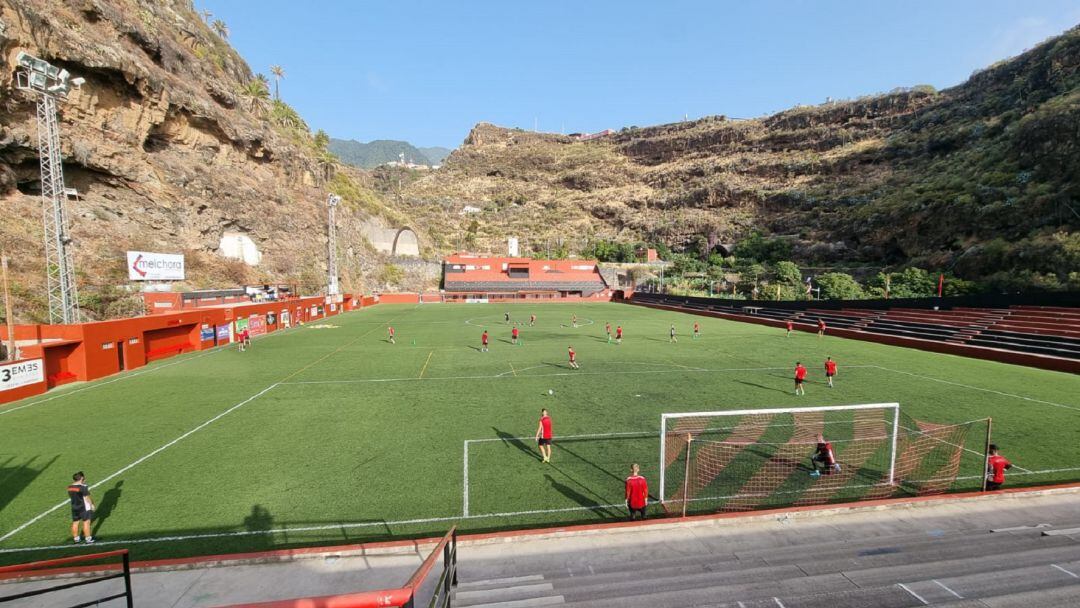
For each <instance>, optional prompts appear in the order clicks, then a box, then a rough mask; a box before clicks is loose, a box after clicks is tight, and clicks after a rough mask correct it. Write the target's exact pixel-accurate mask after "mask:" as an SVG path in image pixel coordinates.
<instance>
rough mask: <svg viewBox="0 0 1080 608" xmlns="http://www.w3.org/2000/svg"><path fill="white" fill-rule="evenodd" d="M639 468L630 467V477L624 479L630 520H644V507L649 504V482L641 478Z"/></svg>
mask: <svg viewBox="0 0 1080 608" xmlns="http://www.w3.org/2000/svg"><path fill="white" fill-rule="evenodd" d="M640 471H641V467H639V466H638V465H637V463H634V464H632V465H630V476H629V477H627V478H626V508H627V509H628V510H629V511H630V519H631V520H634V519H638V517H639V516H640V518H641V519H645V507H646V506H648V504H649V482H648V481H646V480H645V478H644V477H642V476H641V473H640Z"/></svg>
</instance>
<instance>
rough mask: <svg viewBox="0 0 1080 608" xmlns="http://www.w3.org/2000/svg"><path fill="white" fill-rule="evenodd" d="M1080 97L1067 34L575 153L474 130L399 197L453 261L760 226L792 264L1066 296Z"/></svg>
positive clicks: (738, 232) (1073, 247) (527, 136)
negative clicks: (896, 82)
mask: <svg viewBox="0 0 1080 608" xmlns="http://www.w3.org/2000/svg"><path fill="white" fill-rule="evenodd" d="M1078 87H1080V29H1073V30H1070V31H1069V32H1067V33H1065V34H1064V35H1063V36H1061V37H1059V38H1056V39H1053V40H1050V41H1048V42H1046V43H1044V44H1042V45H1040V46H1039V47H1037V48H1035V49H1032V50H1031V51H1029V52H1027V53H1024V54H1023V55H1021V56H1019V57H1016V58H1014V59H1012V60H1009V61H1005V62H1002V63H1000V64H998V65H995V66H992V67H990V68H988V69H986V70H983V71H981V72H979V73H977V74H975V75H973V76H972V77H971V78H970V79H969V80H968V81H967V82H965V83H963V84H962V85H959V86H957V87H954V88H952V89H949V90H945V91H941V92H938V91H935V90H933V88H931V87H915V88H913V89H904V90H896V91H893V92H891V93H888V94H884V95H877V96H872V97H867V98H862V99H856V100H849V101H842V102H830V103H826V104H824V105H820V106H814V107H799V108H795V109H792V110H789V111H785V112H781V113H779V114H776V115H773V116H769V117H766V118H762V119H753V120H737V119H730V118H726V117H723V116H715V117H709V118H705V119H702V120H697V121H690V122H683V123H677V124H670V125H661V126H656V127H648V128H636V127H634V128H626V129H622V130H621V131H619V132H617V133H615V134H612V135H608V136H605V137H601V138H597V139H593V140H588V141H582V140H580V139H574V138H571V137H564V136H559V135H550V134H539V133H531V132H525V131H522V130H515V129H505V128H500V127H496V126H493V125H489V124H480V125H477V126H476V128H474V129H473V131H472V132H471V133H470V134H469V136H468V138H467V139H466V140H465V142H464V145H463V146H462V147H461V148H460V149H458V150H457V151H455V152H454V153H453V154H452V155H451V156H450V158H449V159H448V160H447V162H446V163H445V164H444V166H443V169H442V170H441V171H439V172H437V173H435V174H432V175H429V176H424V177H418V178H417V179H415V180H413V181H411V182H410V183H409V184H408V186H407V187H406V188H405V190H404V193H403V196H402V200H403V201H404V203H405V204H406V205H408V207H407V209H408V212H409V213H413V214H416V215H418V216H421V217H427V218H434V217H440V218H443V219H444V221H446V222H447V223H448V228H450V229H447V230H444V231H443V232H442V233H441V235H440V236H438V237H436V238H441V244H442V245H443V246H444V247H451V248H452V247H455V246H457V247H472V248H480V249H485V248H490V249H493V250H502V249H503V248H504V247H505V245H504V243H505V241H504V239H505V238H506V237H507V236H511V235H514V236H519V237H521V238H522V239H523V242H524V245H525V247H526V248H531V249H533V250H535V251H548V250H551V249H552V248H553V247H554V246H553V245H552V243H555V244H556V245H557V244H559V243H562V245H563V246H562V247H561V248H560V249H561V250H568V251H570V252H573V251H575V250H579V249H581V248H583V247H584V246H585V245H587V243H588V242H589V241H591V240H594V239H598V238H605V239H617V240H622V241H647V242H663V243H666V244H667V245H669V246H672V247H675V248H684V249H688V250H691V251H700V252H701V253H702V254H704V253H706V252H707V251H708V250H715V249H716V245H718V244H723V243H732V242H738V241H739V240H740V239H742V238H745V237H746V236H747V235H748V234H750V233H751V232H752V231H755V230H761V231H764V232H766V233H771V234H773V235H779V236H783V237H786V238H787V239H789V240H790V242H792V243H793V244H794V245H795V257H796V261H798V262H801V263H803V264H814V265H834V264H844V265H849V266H850V265H865V266H873V267H882V266H893V267H900V266H904V265H908V264H917V265H922V266H924V267H929V268H932V269H940V270H943V271H953V272H955V273H957V274H959V275H961V276H965V277H967V278H971V279H979V280H984V281H986V282H987V284H988V285H991V286H997V287H1014V286H1015V287H1024V286H1039V287H1047V288H1060V287H1063V286H1067V285H1068V284H1069V283H1070V281H1071V282H1072V283H1073V284H1074V286H1075V287H1077V288H1080V235H1077V234H1076V233H1075V229H1076V228H1077V227H1078V226H1080V155H1077V142H1078V141H1080V88H1078ZM466 207H470V208H472V209H468V210H466ZM474 209H475V211H474ZM1070 274H1071V275H1072V276H1071V278H1070Z"/></svg>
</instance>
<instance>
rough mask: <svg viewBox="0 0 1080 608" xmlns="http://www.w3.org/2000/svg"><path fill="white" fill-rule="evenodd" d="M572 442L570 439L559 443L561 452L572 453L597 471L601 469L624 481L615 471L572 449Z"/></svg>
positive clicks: (619, 480)
mask: <svg viewBox="0 0 1080 608" xmlns="http://www.w3.org/2000/svg"><path fill="white" fill-rule="evenodd" d="M570 443H571V442H569V441H567V442H563V443H560V444H559V451H560V452H566V453H567V454H570V455H571V456H573V457H574V458H577V459H578V460H580V461H582V462H584V463H585V464H587V465H589V466H591V467H592V468H594V469H596V470H597V471H600V472H601V473H603V474H604V475H607V476H608V477H611V478H612V479H614V480H615V481H618V482H622V481H623V480H622V478H621V477H619V476H618V475H616V474H615V473H612V472H611V471H609V470H607V469H605V468H604V467H602V466H600V465H598V464H596V463H595V462H593V461H591V460H589V459H588V458H585V457H584V456H582V455H581V454H578V453H577V452H575V451H574V450H572V449H570V447H569V444H570Z"/></svg>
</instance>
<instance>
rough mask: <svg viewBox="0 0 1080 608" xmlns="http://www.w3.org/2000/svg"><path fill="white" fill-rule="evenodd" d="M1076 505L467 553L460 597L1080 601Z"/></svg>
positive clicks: (610, 605)
mask: <svg viewBox="0 0 1080 608" xmlns="http://www.w3.org/2000/svg"><path fill="white" fill-rule="evenodd" d="M1075 499H1076V494H1072V495H1068V496H1067V495H1061V496H1056V497H1054V496H1044V497H1041V498H1036V497H1032V498H1030V499H1023V500H1006V501H995V500H979V501H977V502H975V503H970V504H965V505H959V504H958V505H952V506H941V507H920V508H917V509H915V510H912V509H899V510H896V511H891V512H890V511H888V510H886V511H883V512H878V513H872V514H870V513H848V514H844V515H837V516H829V517H825V518H820V519H816V520H803V521H799V520H797V519H790V520H789V519H787V518H785V517H776V518H769V520H766V521H762V520H759V521H746V522H745V523H739V524H738V525H737V526H731V529H724V528H722V527H721V528H717V527H711V526H700V527H695V526H688V527H673V526H672V527H667V526H665V527H666V528H667V529H666V530H664V531H661V530H660V529H659V528H658V529H657V530H654V531H649V530H641V531H628V532H624V533H621V534H614V535H612V534H607V535H593V536H591V537H579V538H574V537H569V538H566V539H561V540H556V539H552V540H546V541H542V540H541V541H528V540H526V541H524V542H519V543H515V544H506V545H504V546H499V547H498V548H497V550H496V551H488V550H484V549H486V548H475V549H472V550H468V549H467V550H465V552H464V553H463V555H467V556H468V557H465V558H463V559H464V561H463V562H462V564H461V570H460V576H461V585H460V586H459V588H458V590H457V593H456V596H455V601H454V604H453V605H454V606H460V607H463V608H466V607H467V608H525V607H530V606H566V607H575V608H576V607H578V606H582V607H584V606H589V607H592V608H616V607H618V608H637V607H641V608H644V607H650V608H658V607H666V606H671V607H674V606H699V607H708V608H765V607H768V608H778V607H783V608H795V607H798V608H854V607H868V608H869V607H874V608H909V607H916V606H925V605H932V606H952V607H953V608H960V607H965V608H976V607H978V608H989V607H994V608H1004V607H1017V608H1021V607H1022V608H1049V607H1058V606H1080V528H1077V526H1080V516H1078V514H1077V512H1076V511H1075V507H1074V505H1075ZM732 523H734V522H732ZM1046 532H1051V534H1049V535H1047V534H1045V533H1046ZM590 538H591V540H590Z"/></svg>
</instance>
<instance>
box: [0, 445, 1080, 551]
mask: <svg viewBox="0 0 1080 608" xmlns="http://www.w3.org/2000/svg"><path fill="white" fill-rule="evenodd" d="M468 441H476V440H468ZM1074 470H1080V467H1076V468H1071V469H1047V470H1045V471H1032V472H1031V473H1032V474H1038V473H1049V472H1057V471H1074ZM1014 474H1015V475H1025V474H1026V473H1014ZM972 478H979V477H978V476H976V477H972ZM957 479H966V478H964V477H958V478H957ZM918 481H923V482H925V481H933V480H918ZM879 485H888V484H874V485H867V486H865V487H876V486H879ZM706 499H709V498H708V497H705V498H700V499H691V501H694V500H706ZM669 502H678V501H669ZM61 504H62V505H66V504H68V501H64V502H63V503H61ZM649 504H659V501H650V503H649ZM845 504H849V505H854V506H857V505H858V504H859V501H852V502H850V503H845ZM625 506H626V505H625V503H612V504H605V505H601V504H598V505H590V506H582V507H566V508H560V509H535V510H531V511H510V512H504V513H483V514H480V515H465V516H448V517H426V518H417V519H402V520H397V521H365V522H356V523H337V524H327V525H320V526H301V527H293V528H274V529H270V530H237V531H234V532H211V533H206V534H186V535H178V536H157V537H153V538H134V539H127V540H123V539H121V540H112V541H98V542H97V543H96V545H95V546H114V545H135V544H155V543H173V542H177V541H186V540H204V539H211V538H235V537H242V536H258V535H271V534H289V533H297V532H321V531H326V530H348V529H361V528H372V527H378V526H407V525H414V524H429V523H441V522H449V521H459V520H463V519H464V520H477V519H496V518H505V517H517V516H521V515H545V514H549V513H572V512H574V511H595V510H597V509H619V508H624V507H625ZM80 547H81V545H74V544H64V545H51V546H40V547H13V548H9V549H0V554H9V553H26V552H30V551H51V550H59V549H78V548H80Z"/></svg>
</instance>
